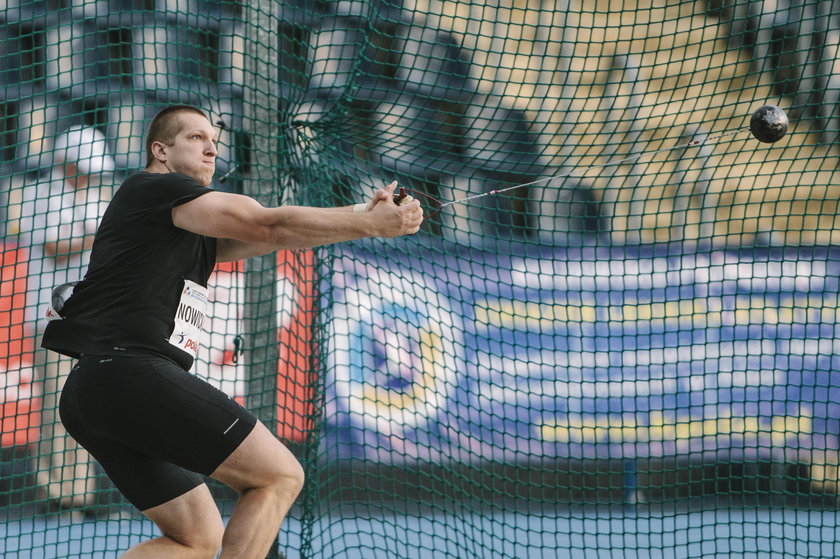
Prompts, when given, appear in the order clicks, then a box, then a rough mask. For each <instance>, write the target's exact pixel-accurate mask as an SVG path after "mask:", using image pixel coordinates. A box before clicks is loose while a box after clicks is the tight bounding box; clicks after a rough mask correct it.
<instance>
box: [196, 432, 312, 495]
mask: <svg viewBox="0 0 840 559" xmlns="http://www.w3.org/2000/svg"><path fill="white" fill-rule="evenodd" d="M210 477H212V478H214V479H217V480H219V481H221V482H222V483H224V484H225V485H228V486H229V487H232V488H234V489H236V490H237V491H240V492H241V491H244V490H246V489H250V488H252V487H261V486H265V485H268V484H272V483H276V482H277V481H279V480H281V479H282V478H287V479H295V480H300V481H302V480H303V468H301V466H300V463H299V462H298V461H297V459H296V458H295V456H294V454H292V452H291V451H290V450H289V449H288V448H286V446H285V445H284V444H283V443H282V442H280V441H279V440H278V439H277V437H275V436H274V435H273V434H272V433H271V431H269V430H268V428H266V426H265V425H263V424H262V423H261V422H257V424H256V425H255V426H254V429H253V431H251V433H250V434H249V435H248V436H247V437H246V438H245V440H244V441H242V444H240V445H239V447H238V448H237V449H236V450H234V451H233V452H232V453H231V454H230V456H228V457H227V459H225V460H224V461H223V462H222V463H221V464H220V465H219V467H218V468H216V470H215V471H214V472H213V473H212V474H210Z"/></svg>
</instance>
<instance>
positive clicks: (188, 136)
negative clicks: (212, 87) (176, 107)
mask: <svg viewBox="0 0 840 559" xmlns="http://www.w3.org/2000/svg"><path fill="white" fill-rule="evenodd" d="M179 118H180V120H181V131H180V132H178V134H177V135H176V136H175V142H174V143H173V144H172V145H171V146H167V145H165V144H161V150H162V152H161V153H162V155H163V157H164V159H163V163H164V165H165V166H166V168H167V169H169V170H170V171H172V172H175V173H181V174H183V175H187V176H190V177H192V178H194V179H195V180H197V181H198V182H199V184H202V185H204V186H209V185H210V182H211V181H212V180H213V173H214V172H215V171H216V155H218V151H216V139H217V134H216V129H215V128H213V125H212V124H210V121H209V120H207V119H206V118H204V117H203V116H201V115H199V114H196V113H192V112H184V113H181V114H180V115H179Z"/></svg>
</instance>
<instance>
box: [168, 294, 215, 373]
mask: <svg viewBox="0 0 840 559" xmlns="http://www.w3.org/2000/svg"><path fill="white" fill-rule="evenodd" d="M206 312H207V288H206V287H202V286H200V285H198V284H197V283H195V282H192V281H190V280H184V289H183V290H182V291H181V300H180V301H179V302H178V308H177V310H176V311H175V328H174V329H173V330H172V335H171V336H170V337H169V340H168V341H169V343H170V344H172V345H174V346H175V347H177V348H178V349H180V350H182V351H186V352H187V353H189V354H190V355H192V356H193V359H195V356H196V354H197V353H198V345H199V343H200V340H201V333H202V332H203V331H204V329H203V328H202V324H203V323H204V317H205V315H206Z"/></svg>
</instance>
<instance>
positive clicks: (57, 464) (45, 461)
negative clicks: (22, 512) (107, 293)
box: [10, 126, 115, 511]
mask: <svg viewBox="0 0 840 559" xmlns="http://www.w3.org/2000/svg"><path fill="white" fill-rule="evenodd" d="M114 169H115V164H114V159H113V157H112V156H111V155H110V154H109V150H108V145H107V142H106V140H105V137H104V136H103V135H102V133H101V132H99V131H98V130H97V129H95V128H91V127H86V126H73V127H71V128H69V129H68V130H66V131H65V132H63V133H61V134H59V136H58V137H57V138H56V139H55V143H54V151H53V167H52V168H51V169H50V171H49V173H48V174H47V175H46V176H45V177H44V178H43V180H40V181H38V182H37V183H35V184H28V185H25V186H24V187H23V188H22V189H21V192H20V195H19V204H20V206H19V207H20V211H19V218H18V219H17V220H13V221H10V224H11V227H10V229H11V231H10V233H14V232H15V231H14V229H15V228H17V233H18V234H19V236H20V244H21V246H25V247H27V248H28V250H29V271H28V278H27V301H26V307H27V316H26V322H27V326H28V327H27V331H28V332H31V333H32V335H33V336H35V339H36V350H35V370H36V377H37V380H38V382H39V383H40V385H41V386H40V388H41V393H42V402H41V436H40V443H39V445H38V457H37V482H38V487H39V491H40V495H39V496H40V498H43V499H46V504H45V508H46V509H47V510H50V511H57V510H67V509H83V508H86V507H90V506H92V505H93V504H94V499H95V496H96V478H95V477H94V468H93V461H92V460H91V458H90V456H89V455H88V453H87V452H86V451H85V450H84V449H82V448H81V447H80V446H78V445H77V444H76V442H75V441H74V440H73V439H72V438H71V437H70V436H69V435H68V434H67V433H66V431H65V430H64V427H63V426H62V424H61V420H60V419H59V417H58V396H59V394H60V393H61V388H62V387H63V385H64V381H65V379H66V378H67V375H68V374H69V373H70V369H71V368H72V366H73V362H74V360H72V359H70V358H69V357H65V356H62V355H59V354H57V353H54V352H51V351H47V350H44V349H41V348H40V347H38V344H37V340H40V338H41V333H42V332H43V329H44V327H45V326H46V324H47V319H46V311H47V309H48V308H49V303H50V298H51V296H52V290H53V288H54V287H56V286H58V285H61V284H64V283H67V282H75V281H79V280H80V279H82V277H83V276H84V274H85V271H86V269H87V265H88V261H89V258H90V249H91V246H92V245H93V237H94V234H95V233H96V228H97V226H98V224H99V220H100V218H101V217H102V214H103V213H104V211H105V209H106V207H107V205H108V201H109V200H110V199H111V196H112V195H113V189H114V184H115V180H114ZM13 202H14V200H13Z"/></svg>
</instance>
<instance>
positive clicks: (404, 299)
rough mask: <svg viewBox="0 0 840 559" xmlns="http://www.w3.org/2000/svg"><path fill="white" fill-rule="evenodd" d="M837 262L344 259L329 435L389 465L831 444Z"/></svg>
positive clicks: (351, 451)
mask: <svg viewBox="0 0 840 559" xmlns="http://www.w3.org/2000/svg"><path fill="white" fill-rule="evenodd" d="M660 252H661V253H660ZM838 256H840V253H836V252H834V251H830V250H815V249H812V250H771V249H767V250H764V251H761V252H759V251H725V250H721V251H712V252H707V253H697V254H684V253H682V254H673V255H672V254H669V253H668V249H667V247H665V248H658V249H654V248H650V249H643V248H638V247H637V248H633V249H629V248H626V247H625V248H622V249H606V248H597V247H592V248H580V249H574V250H572V249H562V250H561V249H555V250H552V251H543V252H539V253H536V254H533V253H532V254H531V255H528V256H500V255H499V254H498V253H496V252H483V251H481V250H472V249H464V248H461V249H458V250H457V251H456V252H453V253H443V252H442V253H441V254H438V255H434V256H431V255H427V256H426V257H425V258H409V257H404V258H402V257H399V256H396V257H395V256H393V255H389V256H388V258H387V259H386V258H382V257H379V256H377V255H376V254H374V253H373V252H367V251H363V250H355V251H353V252H345V253H343V254H339V257H338V259H337V265H336V267H335V269H334V272H333V275H332V277H333V284H332V287H333V288H334V289H333V290H332V291H331V294H332V298H333V311H334V313H333V316H334V319H333V321H332V323H331V331H330V333H329V334H330V336H329V337H330V340H331V341H330V343H331V344H332V346H331V347H330V351H329V359H330V362H329V364H328V365H329V366H328V370H329V374H330V375H331V378H330V379H328V382H327V386H328V394H327V415H326V417H325V419H326V436H325V441H327V442H326V444H327V445H329V449H330V452H333V453H335V456H334V457H335V458H339V459H340V458H347V457H359V458H362V457H363V458H367V459H371V460H378V461H387V462H394V461H397V462H400V461H412V460H432V461H438V462H446V461H460V462H463V461H466V462H470V461H478V460H488V459H493V460H523V459H525V460H527V459H530V458H533V459H543V458H595V457H611V458H612V457H624V458H633V457H662V456H676V455H683V454H687V453H691V454H692V456H695V457H696V456H699V457H701V458H703V457H709V458H721V457H722V455H725V456H730V457H740V458H742V459H757V458H771V457H773V456H779V457H781V456H788V457H789V456H790V453H800V452H806V451H810V450H812V449H819V450H836V449H837V448H838V435H840V341H838V340H837V339H836V338H837V337H838V336H837V334H838V318H840V298H839V297H840V293H839V292H838V290H840V284H839V282H838V278H840V259H838Z"/></svg>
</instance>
